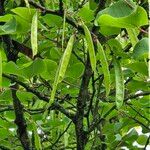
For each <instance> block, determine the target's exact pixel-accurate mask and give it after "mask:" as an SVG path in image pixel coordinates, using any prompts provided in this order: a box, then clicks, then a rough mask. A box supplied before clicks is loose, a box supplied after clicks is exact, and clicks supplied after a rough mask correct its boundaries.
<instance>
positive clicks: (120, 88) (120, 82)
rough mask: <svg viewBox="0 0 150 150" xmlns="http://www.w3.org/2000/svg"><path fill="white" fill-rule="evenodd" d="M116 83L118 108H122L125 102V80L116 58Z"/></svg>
mask: <svg viewBox="0 0 150 150" xmlns="http://www.w3.org/2000/svg"><path fill="white" fill-rule="evenodd" d="M114 69H115V82H116V106H117V108H118V109H119V108H121V106H122V105H123V100H124V79H123V73H122V69H121V65H120V63H119V61H118V60H117V59H116V58H114Z"/></svg>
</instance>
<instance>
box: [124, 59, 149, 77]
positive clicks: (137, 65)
mask: <svg viewBox="0 0 150 150" xmlns="http://www.w3.org/2000/svg"><path fill="white" fill-rule="evenodd" d="M125 67H127V68H130V69H131V70H133V71H135V72H138V73H141V74H143V75H145V76H148V66H147V64H146V63H145V62H134V63H129V64H127V65H125Z"/></svg>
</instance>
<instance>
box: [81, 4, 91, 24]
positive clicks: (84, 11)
mask: <svg viewBox="0 0 150 150" xmlns="http://www.w3.org/2000/svg"><path fill="white" fill-rule="evenodd" d="M78 15H79V17H81V19H82V20H83V21H85V22H91V21H92V20H94V12H93V11H92V10H90V9H89V5H88V4H85V5H84V6H83V7H82V8H81V9H80V10H79V13H78Z"/></svg>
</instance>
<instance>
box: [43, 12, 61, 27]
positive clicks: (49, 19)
mask: <svg viewBox="0 0 150 150" xmlns="http://www.w3.org/2000/svg"><path fill="white" fill-rule="evenodd" d="M54 18H55V19H54ZM42 19H43V21H44V23H46V24H47V25H48V26H50V27H61V26H62V22H63V20H62V18H61V17H60V16H56V15H52V14H47V15H45V16H44V17H42Z"/></svg>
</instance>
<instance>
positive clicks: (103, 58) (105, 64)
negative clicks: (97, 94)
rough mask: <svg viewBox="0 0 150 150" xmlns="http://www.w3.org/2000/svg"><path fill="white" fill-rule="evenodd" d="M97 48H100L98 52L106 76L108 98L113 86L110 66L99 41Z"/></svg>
mask: <svg viewBox="0 0 150 150" xmlns="http://www.w3.org/2000/svg"><path fill="white" fill-rule="evenodd" d="M97 47H98V49H97V50H98V56H99V58H100V61H101V66H102V71H103V74H104V84H105V89H106V96H108V95H109V92H110V84H111V82H110V72H109V66H108V62H107V58H106V55H105V52H104V50H103V47H102V45H101V44H100V43H99V41H97Z"/></svg>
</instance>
